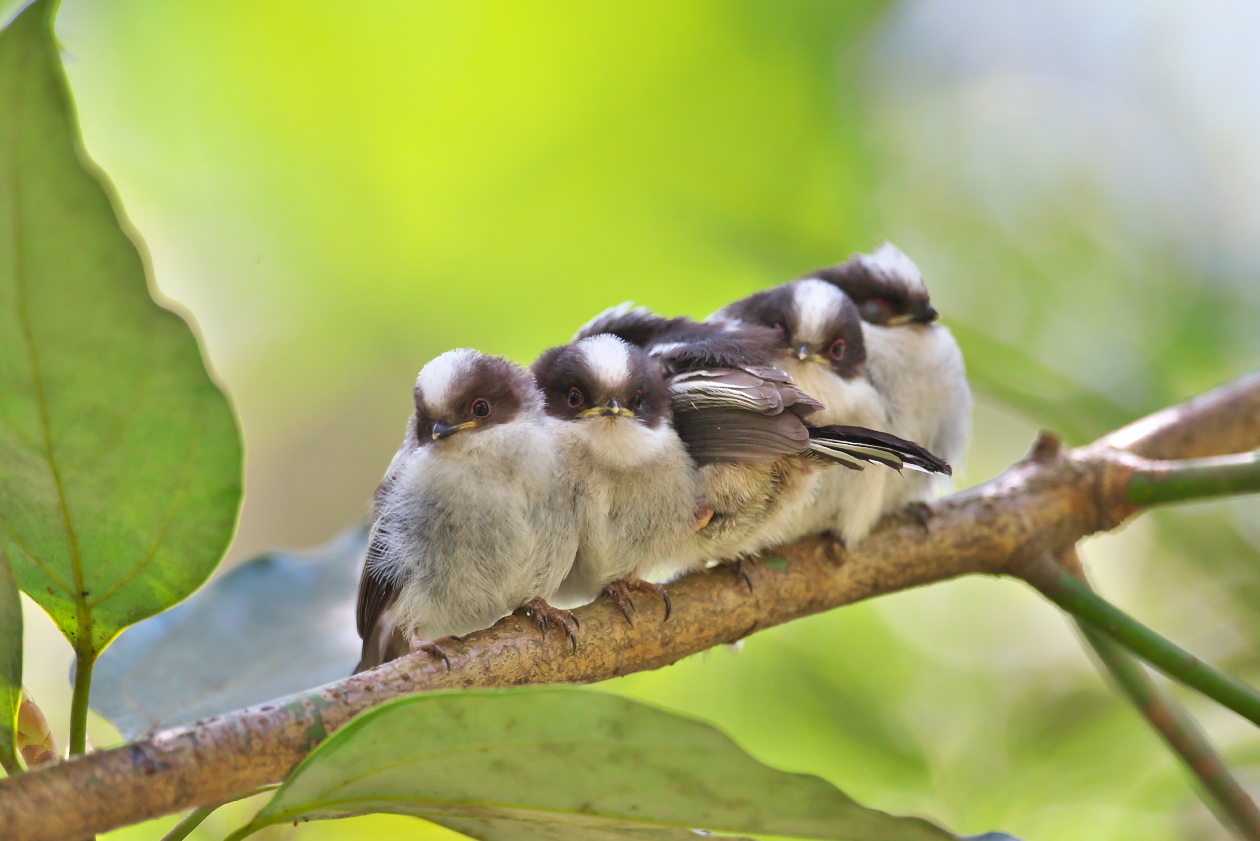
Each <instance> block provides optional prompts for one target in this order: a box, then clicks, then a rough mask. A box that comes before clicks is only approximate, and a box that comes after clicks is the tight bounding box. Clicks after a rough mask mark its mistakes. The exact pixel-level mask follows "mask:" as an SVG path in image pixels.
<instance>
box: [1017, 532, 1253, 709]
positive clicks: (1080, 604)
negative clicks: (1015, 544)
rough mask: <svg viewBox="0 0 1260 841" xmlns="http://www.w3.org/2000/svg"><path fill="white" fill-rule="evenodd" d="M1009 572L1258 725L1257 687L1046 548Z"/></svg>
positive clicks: (1147, 660)
mask: <svg viewBox="0 0 1260 841" xmlns="http://www.w3.org/2000/svg"><path fill="white" fill-rule="evenodd" d="M1012 571H1013V572H1015V573H1016V574H1017V575H1019V576H1020V577H1021V578H1023V579H1024V580H1026V581H1028V582H1029V583H1030V584H1032V585H1033V586H1034V587H1036V588H1037V589H1038V590H1040V591H1041V593H1042V595H1044V596H1045V597H1046V598H1048V599H1050V601H1052V602H1054V603H1055V604H1057V605H1058V606H1059V607H1061V608H1063V609H1064V610H1065V611H1067V612H1068V613H1070V614H1071V615H1073V616H1075V617H1077V618H1078V619H1081V620H1083V621H1085V622H1088V623H1089V624H1090V625H1091V626H1092V627H1094V628H1095V629H1096V630H1098V631H1100V632H1102V633H1103V634H1105V635H1107V636H1108V637H1110V638H1112V639H1114V640H1115V641H1116V642H1118V643H1120V644H1121V645H1123V646H1124V647H1125V648H1127V649H1128V650H1129V651H1132V652H1133V653H1134V654H1136V655H1138V656H1139V657H1141V658H1142V659H1143V660H1145V661H1146V662H1148V663H1150V664H1151V665H1152V666H1154V667H1155V668H1157V669H1159V670H1160V671H1161V672H1163V673H1164V674H1166V675H1168V676H1169V677H1171V678H1173V679H1174V680H1177V681H1180V682H1181V683H1184V684H1185V685H1187V686H1190V687H1193V688H1194V689H1197V690H1199V691H1200V692H1202V693H1203V694H1204V695H1206V696H1208V697H1209V698H1211V699H1213V700H1214V701H1216V702H1217V703H1219V704H1221V705H1223V706H1225V707H1227V708H1228V709H1231V710H1233V711H1234V712H1236V713H1238V714H1239V715H1241V716H1243V717H1244V718H1246V719H1247V720H1249V721H1251V722H1252V723H1253V724H1256V725H1260V692H1257V691H1256V689H1255V688H1253V687H1251V686H1249V685H1248V684H1246V683H1244V682H1243V681H1241V680H1239V679H1238V678H1236V677H1234V676H1232V675H1228V674H1226V673H1225V672H1222V671H1221V670H1220V669H1218V668H1216V667H1215V666H1212V665H1210V664H1208V663H1205V662H1203V661H1202V660H1200V659H1199V658H1198V657H1195V656H1194V655H1193V654H1191V653H1190V652H1188V651H1186V650H1185V649H1183V648H1180V647H1179V646H1177V645H1176V644H1175V643H1173V642H1170V641H1169V640H1166V639H1164V638H1163V637H1161V636H1160V635H1159V634H1157V633H1155V632H1154V631H1152V630H1151V629H1150V628H1148V627H1146V626H1145V625H1143V624H1142V623H1141V622H1138V621H1137V620H1136V619H1134V618H1133V617H1131V616H1129V615H1128V614H1127V613H1125V612H1124V611H1122V610H1120V609H1119V608H1118V607H1116V606H1115V605H1113V604H1111V603H1110V602H1108V601H1107V600H1106V599H1104V598H1102V597H1101V596H1099V595H1098V594H1097V593H1095V592H1094V591H1093V590H1091V589H1090V588H1089V585H1088V584H1085V583H1084V582H1082V581H1080V580H1078V579H1077V578H1076V576H1074V575H1072V574H1071V573H1070V572H1068V571H1067V570H1065V569H1064V568H1063V567H1061V566H1059V565H1058V564H1057V563H1056V562H1055V560H1054V557H1053V556H1052V555H1051V554H1050V553H1049V552H1046V551H1037V552H1032V553H1029V554H1028V555H1026V556H1025V557H1022V558H1021V559H1020V560H1019V561H1018V563H1017V564H1016V566H1015V567H1014V568H1013V570H1012Z"/></svg>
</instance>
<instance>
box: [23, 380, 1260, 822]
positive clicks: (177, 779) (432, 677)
mask: <svg viewBox="0 0 1260 841" xmlns="http://www.w3.org/2000/svg"><path fill="white" fill-rule="evenodd" d="M1144 424H1145V426H1144ZM1120 445H1123V446H1125V447H1127V448H1129V449H1131V450H1132V451H1133V452H1135V453H1138V454H1140V455H1142V456H1145V457H1146V458H1160V459H1172V458H1179V457H1204V456H1214V455H1221V454H1225V453H1231V452H1242V451H1248V450H1254V449H1257V448H1260V375H1253V376H1250V377H1247V378H1245V379H1243V380H1240V381H1239V382H1237V383H1234V384H1232V385H1230V386H1226V387H1224V388H1221V389H1218V390H1217V391H1215V392H1212V393H1210V394H1208V395H1204V396H1203V397H1201V398H1199V399H1198V400H1195V401H1192V402H1191V403H1188V404H1185V405H1184V406H1180V407H1175V408H1173V409H1168V410H1165V411H1164V412H1160V413H1159V414H1158V415H1154V416H1152V417H1151V418H1148V419H1147V420H1146V421H1139V422H1138V423H1137V424H1134V425H1132V426H1129V427H1126V428H1125V429H1123V430H1120V431H1119V432H1117V433H1113V435H1111V436H1108V437H1107V438H1105V439H1103V440H1102V441H1100V442H1098V443H1096V444H1094V445H1091V446H1090V447H1087V448H1083V449H1080V450H1076V451H1073V452H1070V453H1064V452H1061V451H1060V449H1059V447H1058V443H1057V441H1055V440H1054V439H1053V438H1052V437H1049V436H1043V438H1042V439H1041V441H1039V442H1038V445H1037V446H1036V447H1034V450H1033V453H1032V454H1031V455H1030V457H1029V458H1028V459H1026V460H1025V461H1023V462H1020V463H1019V464H1016V465H1015V466H1013V467H1012V468H1011V469H1009V470H1008V471H1006V472H1005V473H1004V474H1002V475H1001V476H999V477H998V478H996V479H994V480H993V481H991V482H988V483H986V484H984V485H981V486H978V487H975V488H971V489H969V490H967V491H964V492H963V493H960V494H956V495H955V496H952V497H950V498H948V499H946V500H943V501H941V502H940V503H939V505H938V506H936V508H935V509H934V516H933V518H932V520H931V522H930V534H929V535H928V536H927V537H926V538H925V536H924V534H923V530H922V529H921V528H920V527H919V526H918V525H917V524H915V523H910V522H906V521H901V520H896V519H895V518H890V521H888V522H885V523H884V524H883V526H882V527H881V528H880V529H879V530H878V531H877V532H876V533H874V534H872V535H871V536H870V537H868V538H867V539H866V540H865V541H863V542H862V544H861V546H860V547H858V549H856V550H855V551H853V552H847V553H846V552H845V551H844V550H842V549H841V548H840V547H839V546H838V545H835V544H832V543H828V542H826V541H824V540H822V539H820V538H809V539H806V540H802V541H799V542H797V543H794V544H792V545H790V546H785V547H782V548H781V549H779V550H775V551H772V552H770V553H767V556H768V557H782V558H784V559H786V560H787V561H789V563H787V564H752V565H750V568H749V570H748V571H749V575H750V576H751V579H752V583H753V592H752V593H751V595H750V594H749V592H748V589H747V588H746V587H745V586H744V584H743V583H742V582H741V581H739V580H737V579H736V578H735V577H734V576H733V575H731V574H730V573H729V572H725V571H722V570H717V571H710V572H705V573H698V574H695V575H691V576H688V577H687V578H685V579H683V580H681V581H679V582H677V583H675V584H673V585H671V587H670V592H671V593H672V594H673V597H674V613H673V616H672V617H671V618H670V620H669V621H668V622H666V623H663V624H662V623H660V622H659V616H660V614H659V613H657V614H655V615H653V614H651V613H648V612H644V613H641V614H640V618H639V619H638V620H637V621H636V623H635V625H634V626H630V625H628V624H627V623H626V621H625V619H624V618H623V617H622V616H621V614H620V613H619V612H618V610H617V609H616V607H614V606H613V605H612V604H611V603H610V602H609V601H608V600H606V599H601V600H599V601H597V602H595V603H594V604H591V605H588V606H586V607H583V608H581V609H580V610H579V611H578V614H579V618H580V620H581V632H580V636H579V643H578V650H577V652H576V653H570V651H569V647H568V643H567V642H566V641H565V640H564V639H563V638H560V637H558V636H555V635H553V636H552V637H549V638H546V639H544V638H542V637H541V636H540V635H539V632H538V630H537V627H536V626H534V625H532V624H528V623H526V622H525V621H523V620H521V619H518V618H516V617H508V618H506V619H504V620H502V621H501V622H499V623H498V624H497V625H495V626H494V627H493V628H489V629H487V630H485V631H480V632H478V633H475V634H472V635H470V636H469V637H468V638H467V640H466V642H465V644H464V645H463V646H461V647H459V648H458V649H454V650H453V651H452V652H451V668H450V670H449V671H448V670H445V669H444V668H443V667H442V665H441V664H440V663H436V662H434V661H432V660H431V659H430V658H429V657H428V656H427V655H424V654H416V655H411V656H408V657H404V658H401V659H399V660H395V661H394V662H392V663H387V664H385V665H383V666H381V667H379V668H377V669H374V670H372V671H371V672H367V673H364V674H360V675H355V676H353V677H350V678H347V679H345V680H341V681H338V682H336V683H331V684H328V685H327V686H323V687H320V688H318V689H313V690H310V691H307V692H303V693H299V694H297V695H293V696H290V697H288V698H284V699H280V700H277V701H275V702H272V703H268V704H263V705H260V706H257V707H252V708H250V709H247V710H241V711H238V712H235V713H230V714H227V715H223V716H218V717H216V718H213V719H209V720H207V721H200V722H197V723H195V724H193V725H189V726H185V727H178V728H173V729H170V730H165V731H162V732H160V733H157V734H155V735H153V736H151V737H150V738H148V739H144V740H142V741H139V742H136V743H133V744H129V745H124V746H122V747H118V748H114V749H112V750H106V751H101V752H98V753H94V754H91V755H89V756H86V757H78V758H75V759H73V760H70V761H67V762H62V763H58V764H57V765H55V766H50V767H47V768H41V769H36V770H33V771H29V772H27V773H25V774H21V775H19V776H17V777H12V778H9V779H5V780H2V781H0V826H4V827H6V829H8V830H9V831H10V832H11V833H12V834H13V835H14V836H15V837H18V838H22V839H25V841H58V840H59V839H67V841H69V839H75V838H81V837H83V836H85V835H88V834H91V833H93V832H101V831H105V830H109V829H114V828H117V827H120V826H125V825H127V824H131V823H135V822H137V821H141V820H144V819H146V818H151V817H155V816H158V815H164V814H170V813H172V812H178V811H181V810H184V809H188V808H190V807H196V806H205V805H208V804H213V803H218V802H222V801H225V800H228V799H230V798H232V797H234V796H235V795H237V794H240V793H241V792H244V791H248V790H250V789H253V788H255V787H257V786H260V785H263V784H266V783H270V782H274V781H276V780H279V779H282V778H283V777H284V776H285V775H286V774H287V773H288V772H289V771H290V770H291V769H292V768H293V766H294V765H296V764H297V763H298V762H299V761H300V760H301V759H302V757H304V756H305V755H306V754H307V753H309V752H310V750H311V749H312V748H314V746H315V745H316V744H318V743H319V742H320V741H322V740H323V739H325V738H326V737H327V736H328V734H329V733H330V732H332V731H333V730H335V729H336V728H337V727H340V726H341V725H342V724H344V723H345V722H346V721H348V720H349V719H350V718H351V717H353V716H354V715H355V714H357V713H359V712H362V711H363V710H364V709H367V708H368V707H371V706H373V705H375V704H378V703H380V702H382V701H386V700H389V699H391V698H396V697H399V696H401V695H405V694H408V693H412V692H417V691H422V690H428V689H443V688H460V687H471V686H515V685H520V684H525V683H559V682H573V683H589V682H593V681H599V680H605V679H607V678H611V677H617V676H619V675H624V674H628V673H630V672H636V671H643V670H646V669H655V668H659V667H661V666H665V665H669V664H670V663H674V662H676V661H678V660H680V659H682V658H683V657H686V656H688V655H690V654H695V653H697V652H700V651H703V650H705V649H708V648H711V647H713V646H715V645H718V644H720V643H728V642H734V641H735V640H738V639H741V638H743V637H745V636H748V635H749V634H751V633H753V632H754V631H757V630H761V629H763V628H768V627H771V626H773V625H778V624H782V623H784V622H788V621H791V620H793V619H796V618H798V617H801V616H806V615H809V614H813V613H819V612H822V611H825V610H830V609H831V608H834V607H839V606H841V605H845V604H851V603H853V602H856V601H860V600H862V599H868V598H872V597H874V596H878V595H882V594H885V593H892V592H896V591H898V590H905V589H908V588H910V587H917V586H920V585H923V584H929V583H932V582H935V581H942V580H946V579H949V578H954V577H957V576H960V575H966V574H969V573H987V574H992V575H997V574H1004V573H1008V572H1009V571H1010V562H1011V559H1012V558H1014V557H1017V556H1021V555H1022V554H1023V553H1025V549H1026V547H1029V546H1034V545H1036V546H1044V547H1047V548H1048V549H1049V550H1050V551H1052V552H1055V553H1057V552H1061V551H1063V550H1064V549H1066V548H1068V547H1071V546H1074V545H1075V544H1076V542H1077V541H1078V540H1080V539H1081V538H1082V537H1085V536H1086V535H1089V534H1093V533H1095V532H1098V531H1102V530H1108V529H1112V528H1115V527H1116V526H1117V525H1119V524H1120V523H1121V522H1122V521H1123V520H1124V518H1125V517H1127V516H1129V515H1130V514H1132V513H1133V512H1134V511H1136V510H1137V506H1136V505H1135V504H1134V503H1132V502H1130V501H1129V499H1128V486H1129V482H1130V479H1131V477H1132V476H1133V475H1134V473H1135V472H1136V471H1138V470H1140V469H1143V466H1144V465H1148V463H1145V462H1143V463H1142V464H1135V463H1134V461H1135V459H1134V456H1132V455H1129V454H1127V453H1124V452H1121V451H1120V450H1119V449H1118V446H1120ZM67 804H74V808H67Z"/></svg>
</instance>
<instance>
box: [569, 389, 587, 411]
mask: <svg viewBox="0 0 1260 841" xmlns="http://www.w3.org/2000/svg"><path fill="white" fill-rule="evenodd" d="M585 402H586V395H585V394H583V393H582V389H580V388H578V387H577V386H574V387H573V388H571V389H569V405H570V406H572V407H573V408H575V409H576V408H577V407H578V406H581V405H582V404H583V403H585Z"/></svg>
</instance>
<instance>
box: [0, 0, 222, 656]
mask: <svg viewBox="0 0 1260 841" xmlns="http://www.w3.org/2000/svg"><path fill="white" fill-rule="evenodd" d="M53 8H54V3H53V2H51V0H40V2H37V3H34V4H32V5H31V6H29V7H28V8H27V9H26V10H25V11H24V12H23V13H22V14H21V15H20V16H19V17H18V18H17V19H16V20H15V21H14V22H13V23H12V24H11V25H10V26H9V28H8V29H7V30H5V31H4V32H3V33H2V34H0V196H2V197H3V198H0V254H4V255H6V256H5V258H4V259H3V260H0V542H3V544H4V546H5V548H6V549H7V550H8V552H9V557H10V560H11V562H12V564H13V569H14V573H15V575H16V577H17V581H18V583H19V585H21V587H22V589H23V590H25V591H26V592H27V593H28V594H29V595H30V596H31V598H33V599H34V600H35V601H36V602H38V603H39V604H40V605H41V606H42V607H43V608H44V609H45V610H47V611H48V613H49V615H50V616H51V617H52V618H53V621H54V622H56V623H57V626H58V627H59V628H61V630H62V632H63V633H65V634H66V636H67V637H69V638H70V640H71V642H72V643H73V644H74V645H75V648H76V650H77V651H79V652H80V654H81V656H82V655H84V654H86V655H88V656H90V655H93V654H95V653H97V652H99V651H101V650H102V649H103V648H104V647H105V646H106V645H108V644H109V642H110V640H112V639H113V638H114V637H115V636H116V635H117V634H118V633H119V631H121V630H122V629H123V628H125V627H127V626H128V625H130V624H132V623H134V622H137V621H139V620H141V619H144V618H145V617H147V616H151V615H153V614H155V613H158V612H160V611H162V610H163V609H165V608H167V607H169V606H171V605H172V604H175V603H176V602H178V601H179V600H180V599H182V598H184V597H185V596H187V595H188V594H189V593H191V592H192V591H193V590H195V589H196V588H197V587H198V586H199V585H200V584H201V583H202V582H203V581H205V579H206V577H207V576H209V574H210V573H211V572H212V571H213V570H214V567H215V565H216V564H217V563H218V562H219V559H220V558H221V557H222V554H223V551H224V548H225V547H226V546H227V543H228V541H229V539H230V538H231V535H232V530H233V527H234V524H235V521H236V514H237V509H238V506H239V504H240V499H241V447H240V441H239V437H238V435H237V430H236V422H235V420H234V419H233V417H232V412H231V410H230V409H229V407H228V404H227V401H226V399H224V397H223V394H222V393H221V392H220V391H219V389H218V388H217V387H216V386H215V384H214V383H213V382H211V380H210V377H209V376H208V374H207V373H206V369H205V366H204V365H203V363H202V360H201V354H200V352H199V350H198V347H197V340H196V338H195V337H194V336H193V334H192V331H191V330H189V327H188V325H187V324H186V323H184V321H183V319H181V318H180V317H179V316H178V315H176V314H175V313H173V312H170V311H169V310H165V309H162V308H161V307H159V306H158V305H157V304H156V303H154V301H153V300H152V299H151V298H150V296H149V292H148V289H147V287H146V284H145V265H144V261H143V259H142V258H141V255H140V253H139V252H138V250H137V246H136V244H135V243H133V242H132V240H131V239H129V238H128V235H127V233H126V232H125V230H124V228H123V227H122V225H121V224H120V220H119V218H118V217H117V216H116V215H115V209H114V205H113V202H112V196H111V194H110V191H109V188H108V186H107V182H106V181H105V179H104V178H103V177H102V176H100V175H99V173H95V172H94V170H93V167H92V165H91V164H90V163H89V162H88V161H87V158H86V155H85V154H84V153H83V151H82V149H81V146H80V143H79V136H78V130H77V127H76V123H75V117H74V113H73V108H72V106H71V104H70V102H69V99H68V96H67V90H66V83H65V78H64V75H63V71H62V67H61V62H60V60H59V58H58V55H57V50H56V46H55V44H54V40H53V33H52V23H51V16H52V11H53Z"/></svg>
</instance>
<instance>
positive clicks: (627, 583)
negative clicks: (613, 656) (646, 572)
mask: <svg viewBox="0 0 1260 841" xmlns="http://www.w3.org/2000/svg"><path fill="white" fill-rule="evenodd" d="M631 590H638V591H640V592H643V593H655V594H656V595H658V596H660V597H661V600H662V601H664V602H665V619H666V620H668V619H669V615H670V614H671V613H673V612H674V604H673V602H671V601H670V598H669V591H667V590H666V589H665V588H664V587H662V586H661V585H660V584H653V583H652V582H650V581H644V580H643V579H642V578H619V579H617V580H616V581H614V582H612V583H611V584H609V585H608V586H607V587H605V588H604V589H603V592H602V593H601V595H605V596H609V597H611V598H612V600H613V601H614V602H616V603H617V609H618V610H620V611H621V615H622V616H624V617H626V621H627V622H629V623H630V624H631V625H633V624H634V618H633V617H632V616H631V613H632V612H633V611H635V610H637V608H636V607H635V606H634V601H633V600H632V599H631V598H630V591H631Z"/></svg>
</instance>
